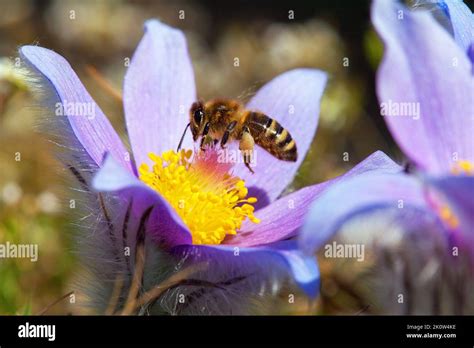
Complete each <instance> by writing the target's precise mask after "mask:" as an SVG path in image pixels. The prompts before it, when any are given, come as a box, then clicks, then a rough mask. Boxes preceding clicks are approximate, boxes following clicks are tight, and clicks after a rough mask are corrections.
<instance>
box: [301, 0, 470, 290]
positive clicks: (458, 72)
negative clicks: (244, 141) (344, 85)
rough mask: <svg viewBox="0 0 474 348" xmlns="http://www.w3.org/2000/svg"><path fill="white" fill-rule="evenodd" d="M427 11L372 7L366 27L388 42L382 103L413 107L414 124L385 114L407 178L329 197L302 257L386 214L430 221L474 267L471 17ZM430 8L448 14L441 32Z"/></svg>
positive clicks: (390, 4)
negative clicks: (359, 218) (353, 223)
mask: <svg viewBox="0 0 474 348" xmlns="http://www.w3.org/2000/svg"><path fill="white" fill-rule="evenodd" d="M430 4H431V5H432V6H434V7H435V8H434V9H433V8H431V10H432V11H426V10H422V9H417V10H410V9H408V8H407V7H405V6H404V5H402V4H401V3H399V2H395V1H384V0H376V1H374V2H373V5H372V22H373V24H374V26H375V28H376V30H377V32H378V34H379V35H380V37H381V38H382V40H383V42H384V44H385V54H384V57H383V61H382V62H381V65H380V67H379V69H378V72H377V94H378V98H379V101H380V103H381V104H382V103H388V102H389V101H390V102H391V103H392V105H407V104H411V105H415V106H419V115H416V117H415V115H413V114H407V115H400V114H399V113H398V114H397V115H395V114H390V113H388V114H387V115H385V120H386V122H387V125H388V127H389V129H390V131H391V133H392V135H393V137H394V138H395V140H396V142H397V143H398V145H399V146H400V148H401V149H402V150H403V152H404V153H405V155H406V156H407V157H408V160H409V165H408V166H407V167H406V168H405V171H404V172H403V173H398V174H380V173H378V174H371V175H366V176H364V177H358V178H353V179H350V180H347V181H345V182H344V183H342V184H341V185H337V186H335V187H332V188H330V189H328V190H327V191H326V192H325V193H324V194H323V195H322V196H321V197H320V198H319V199H318V200H317V201H315V202H314V204H313V205H312V207H311V208H310V212H309V214H308V217H307V220H306V222H305V225H304V227H303V229H302V232H301V234H300V246H301V248H302V249H304V250H305V251H306V252H308V253H313V252H314V250H317V249H318V248H319V247H320V246H322V245H323V244H324V243H325V242H326V240H327V239H328V238H330V237H331V236H332V235H333V234H334V233H335V232H337V231H338V230H339V229H340V228H341V227H342V225H343V224H344V223H345V222H347V221H349V220H350V219H351V218H353V217H354V216H356V215H360V214H367V213H371V212H375V211H379V212H380V211H386V212H388V211H390V213H393V212H395V214H396V215H398V216H399V219H397V222H398V223H399V224H400V225H401V226H402V227H403V226H405V227H406V228H408V229H410V228H411V227H412V226H413V224H414V223H417V222H418V223H420V224H422V223H424V222H426V221H430V223H431V224H434V225H436V226H438V227H439V229H438V231H441V234H442V237H443V238H444V239H446V240H447V242H448V245H450V248H449V253H451V249H452V248H453V250H454V248H456V250H457V249H459V254H457V253H454V254H451V256H453V255H456V256H458V255H464V256H466V257H468V258H470V259H471V262H473V261H474V177H473V174H474V118H473V115H474V113H473V111H474V108H473V94H472V93H473V70H472V60H471V59H472V56H471V59H470V57H469V54H468V53H469V52H472V43H473V37H472V28H473V17H472V13H471V11H470V10H469V8H468V7H467V6H466V5H465V4H463V3H462V2H461V1H439V2H438V1H437V2H430ZM434 10H437V11H438V12H437V13H439V14H441V15H444V16H445V17H444V20H443V21H442V23H443V24H444V26H445V27H443V26H441V25H440V24H439V23H438V22H437V21H436V20H435V18H434V16H432V14H433V12H434ZM413 110H415V109H413ZM387 216H388V215H387ZM409 216H411V217H409ZM321 217H324V218H321ZM382 232H383V231H381V233H382ZM419 252H420V253H421V252H422V250H421V249H420V250H419ZM432 256H433V257H434V256H435V255H432ZM473 270H474V268H471V271H470V277H471V276H472V272H473ZM451 272H454V270H451ZM471 295H472V294H471ZM456 296H459V294H458V295H456Z"/></svg>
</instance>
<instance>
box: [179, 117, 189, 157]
mask: <svg viewBox="0 0 474 348" xmlns="http://www.w3.org/2000/svg"><path fill="white" fill-rule="evenodd" d="M190 125H191V123H188V125H187V126H186V128H184V132H183V135H182V136H181V140H180V141H179V145H178V148H177V149H176V152H179V150H181V145H182V144H183V140H184V136H185V135H186V131H187V130H188V128H189V126H190Z"/></svg>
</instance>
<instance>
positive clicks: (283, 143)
mask: <svg viewBox="0 0 474 348" xmlns="http://www.w3.org/2000/svg"><path fill="white" fill-rule="evenodd" d="M189 127H191V133H192V135H193V140H194V141H197V140H198V138H199V137H201V144H200V149H201V150H204V148H205V146H206V145H207V144H212V143H213V144H217V143H218V142H219V140H220V146H221V148H225V146H226V145H227V144H228V143H230V142H232V141H239V149H240V151H241V153H242V156H243V159H244V163H245V166H246V167H247V168H248V169H249V170H250V172H252V173H254V171H253V169H252V168H251V167H250V163H251V162H252V156H253V151H254V145H255V144H257V145H259V146H260V147H262V148H263V149H265V150H266V151H268V152H269V153H270V154H271V155H273V156H274V157H276V158H278V159H279V160H283V161H291V162H295V161H296V160H297V158H298V153H297V150H296V143H295V140H294V139H293V138H292V137H291V134H290V132H288V131H287V130H286V129H285V128H283V126H282V125H280V124H279V123H278V122H277V121H276V120H274V119H272V118H271V117H269V116H267V115H265V114H264V113H262V112H259V111H251V110H247V109H245V108H244V107H243V105H242V104H241V103H239V102H238V101H236V100H234V99H213V100H210V101H207V102H205V103H204V102H203V101H197V102H195V103H193V105H192V106H191V109H190V111H189V123H188V125H187V126H186V129H185V130H184V133H183V136H182V137H181V141H180V142H179V145H178V151H179V149H180V148H181V144H182V142H183V139H184V136H185V134H186V131H187V129H188V128H189Z"/></svg>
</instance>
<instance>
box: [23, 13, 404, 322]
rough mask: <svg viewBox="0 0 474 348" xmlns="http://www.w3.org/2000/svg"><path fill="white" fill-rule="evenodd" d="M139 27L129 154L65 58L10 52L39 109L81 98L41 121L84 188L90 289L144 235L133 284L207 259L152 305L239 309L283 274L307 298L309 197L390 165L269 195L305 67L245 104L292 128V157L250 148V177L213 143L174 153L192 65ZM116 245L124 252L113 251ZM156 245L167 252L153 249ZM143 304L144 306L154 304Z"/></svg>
mask: <svg viewBox="0 0 474 348" xmlns="http://www.w3.org/2000/svg"><path fill="white" fill-rule="evenodd" d="M145 28H146V33H145V35H144V37H143V38H142V40H141V42H140V44H139V45H138V48H137V50H136V51H135V53H134V55H133V58H132V59H131V62H130V66H129V67H128V69H127V73H126V75H125V80H124V91H123V92H124V97H123V99H124V112H125V120H126V126H127V131H128V137H129V140H130V143H131V149H132V150H133V160H131V159H130V158H131V156H129V154H128V151H127V149H126V147H125V146H124V145H123V143H122V141H121V140H120V138H119V137H118V135H117V134H116V133H115V131H114V130H113V128H112V126H111V125H110V123H109V121H108V120H107V118H106V117H105V115H104V114H103V112H102V111H101V110H100V108H99V106H98V105H97V104H96V103H95V102H94V101H93V99H92V98H91V96H90V95H89V94H88V93H87V91H86V90H85V88H84V86H83V85H82V84H81V82H80V81H79V79H78V77H77V75H76V74H75V73H74V72H73V70H72V69H71V67H70V66H69V64H68V63H67V62H66V60H65V59H64V58H62V57H61V56H59V55H58V54H56V53H54V52H52V51H50V50H47V49H45V48H41V47H35V46H24V47H22V48H21V49H20V55H21V57H22V59H23V61H24V62H25V63H26V65H27V66H28V67H29V68H30V70H31V71H32V72H33V73H34V78H36V79H37V80H38V81H39V82H40V83H42V87H43V89H46V90H49V91H51V93H50V95H47V98H46V99H45V100H46V102H47V103H50V104H48V105H49V106H51V105H54V104H56V103H60V104H64V103H69V104H71V103H72V104H73V105H89V106H90V105H92V110H93V113H92V114H93V115H81V114H80V113H79V114H77V113H75V110H74V108H63V109H64V110H65V111H64V112H65V113H66V114H65V115H64V116H66V117H55V118H53V119H51V120H50V121H51V123H50V127H53V126H54V127H59V128H58V129H56V131H55V133H56V134H59V135H60V136H59V137H60V141H58V142H59V143H60V144H65V145H64V146H63V148H67V149H69V151H70V153H69V154H65V155H63V156H62V160H63V162H64V163H65V164H66V166H67V168H68V169H69V170H70V171H71V172H72V173H73V175H74V176H75V177H76V178H77V180H78V181H79V183H80V184H81V190H83V191H85V192H87V193H89V195H90V197H89V198H90V199H89V200H88V201H87V202H88V203H87V204H88V205H89V210H90V214H89V215H88V216H89V221H92V222H90V225H89V226H87V227H88V229H86V231H85V232H84V233H83V235H82V244H81V246H80V248H81V249H82V253H85V254H86V256H88V257H89V259H92V262H91V263H90V265H91V267H92V268H93V269H94V272H95V274H96V276H98V277H99V278H101V279H100V282H104V283H107V284H109V286H108V287H107V289H105V290H104V289H102V288H103V287H102V286H101V285H98V284H95V287H96V288H101V289H98V290H97V292H100V293H101V294H102V295H103V296H105V297H107V295H110V294H111V293H112V289H111V288H112V286H111V284H113V282H114V280H115V278H116V276H117V275H120V274H126V277H125V278H127V277H128V278H127V279H128V284H129V283H130V282H131V280H130V279H129V278H130V277H131V275H133V273H134V272H133V271H134V268H135V267H136V263H135V259H136V250H137V245H139V244H145V245H146V250H147V258H146V262H145V266H144V268H145V274H144V279H143V281H142V285H143V287H144V288H150V287H152V286H154V285H156V284H157V283H158V281H159V280H160V279H162V276H161V273H160V272H164V273H167V274H169V273H173V271H174V270H176V269H179V268H181V267H183V265H188V264H191V265H193V264H200V263H205V264H206V265H207V267H206V269H205V270H203V271H200V272H199V273H197V274H194V275H193V279H188V281H187V282H183V283H181V284H180V286H179V287H176V288H178V290H176V288H175V289H174V290H176V291H174V293H173V294H174V295H177V294H178V293H179V294H185V295H186V298H187V299H186V300H185V301H184V302H183V303H181V302H179V303H178V302H177V301H176V300H171V301H168V302H166V301H163V300H162V299H160V301H157V303H158V304H160V310H162V311H163V310H164V311H167V312H172V313H195V312H196V311H197V312H199V313H247V312H248V310H247V309H246V307H245V306H244V303H245V302H248V301H249V299H250V296H252V295H254V296H261V295H262V294H265V293H268V292H273V291H276V290H278V289H279V288H280V287H281V284H282V280H283V279H285V278H286V277H285V275H286V274H290V275H291V276H292V278H293V279H294V281H295V282H296V283H297V284H299V285H300V286H301V288H302V289H303V290H304V291H305V292H306V293H307V294H308V295H309V296H311V297H314V296H315V295H316V294H317V292H318V286H319V271H318V267H317V264H316V260H315V258H314V256H312V255H305V254H303V253H302V252H301V251H300V250H299V248H298V247H297V245H296V241H295V240H294V237H295V236H296V234H297V231H298V229H299V227H300V226H301V224H302V221H303V217H304V215H305V213H306V211H307V209H308V206H309V204H310V202H311V201H313V200H314V199H316V198H317V197H318V195H319V194H320V193H321V192H322V191H323V190H324V189H325V188H326V187H328V186H330V185H332V184H334V183H336V182H338V181H341V180H343V179H346V178H349V177H353V176H357V175H359V174H361V173H366V172H371V171H382V172H394V171H399V170H400V168H399V167H398V166H397V165H395V163H393V162H392V161H391V160H389V159H388V158H387V157H386V156H385V155H384V154H383V153H380V152H377V153H374V154H373V155H371V156H370V157H369V158H367V159H366V160H365V161H363V162H362V163H360V164H359V165H357V166H356V167H355V168H353V169H352V170H351V171H350V172H348V173H347V174H346V175H344V176H342V177H340V178H336V179H333V180H330V181H328V182H325V183H322V184H319V185H315V186H311V187H307V188H304V189H302V190H300V191H297V192H294V193H291V194H289V195H286V196H283V197H280V196H281V194H282V192H283V190H284V189H285V187H286V186H287V185H288V184H289V183H290V182H291V181H292V179H293V177H294V175H295V173H296V171H297V170H298V167H299V166H300V164H301V162H302V161H303V159H304V157H305V155H306V153H307V151H308V149H309V147H310V144H311V142H312V139H313V137H314V134H315V131H316V128H317V123H318V115H319V101H320V98H321V96H322V93H323V90H324V87H325V84H326V74H325V73H323V72H321V71H318V70H314V69H296V70H292V71H288V72H286V73H284V74H282V75H280V76H277V77H276V78H275V79H273V80H272V81H270V82H269V83H267V84H266V85H264V86H263V87H262V88H261V89H260V90H259V91H258V92H257V93H256V95H255V96H254V97H253V98H252V99H251V100H250V102H249V103H248V105H247V108H249V109H255V110H260V111H262V112H264V113H266V114H268V115H271V116H272V117H274V118H275V119H276V120H278V121H279V122H280V123H281V124H283V125H284V126H285V128H287V129H288V130H289V131H290V132H291V134H292V136H293V138H294V139H296V141H297V144H298V152H299V158H298V160H297V161H296V162H294V163H292V162H283V161H279V160H277V159H275V158H274V157H273V156H271V155H270V154H268V153H266V152H264V151H263V150H262V149H257V151H258V156H257V161H256V163H255V165H254V170H255V174H251V173H250V172H249V171H248V170H247V168H245V166H244V165H241V164H235V165H230V164H228V163H220V161H218V160H217V157H216V156H217V153H216V150H215V149H212V148H210V149H208V151H206V152H204V153H196V152H194V154H193V151H192V149H194V144H193V143H192V139H191V137H190V136H188V137H186V138H185V140H184V143H183V146H182V147H183V150H182V151H180V152H178V153H177V152H174V151H173V149H175V148H176V146H177V144H178V142H179V140H180V136H181V134H182V131H183V129H184V128H185V126H186V124H187V122H188V110H189V108H190V106H191V104H192V103H193V102H194V101H195V100H196V99H197V96H196V90H195V83H194V75H193V69H192V65H191V61H190V59H189V56H188V53H187V47H186V41H185V38H184V35H183V34H182V32H181V31H179V30H176V29H172V28H170V27H168V26H166V25H164V24H162V23H160V22H158V21H156V20H150V21H148V22H146V25H145ZM217 73H218V72H217ZM81 110H82V109H81ZM85 110H88V109H87V108H85ZM76 111H77V110H76ZM84 116H89V117H84ZM91 116H93V117H91ZM91 187H93V189H92V188H91ZM279 197H280V198H279ZM83 224H84V223H83ZM124 250H126V251H127V250H131V251H130V254H129V255H125V256H123V254H124V253H123V251H124ZM157 250H160V251H165V252H166V256H163V257H162V255H161V254H159V255H158V256H157V255H155V254H154V253H156V251H157ZM164 259H166V261H163V260H164ZM98 260H99V261H100V262H99V261H98ZM164 265H171V266H170V267H168V268H166V267H164ZM164 268H165V270H163V269H164ZM124 296H125V295H122V297H124ZM175 298H176V297H174V299H175ZM260 298H261V297H260ZM236 299H238V300H236ZM165 302H166V303H165ZM191 302H192V303H193V304H192V308H194V309H190V308H191ZM170 303H172V304H170ZM103 307H104V306H103ZM152 307H153V305H149V306H148V307H147V309H146V311H147V312H157V311H156V310H154V309H153V308H152ZM178 307H179V308H178ZM158 312H159V311H158Z"/></svg>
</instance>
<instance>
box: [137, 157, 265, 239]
mask: <svg viewBox="0 0 474 348" xmlns="http://www.w3.org/2000/svg"><path fill="white" fill-rule="evenodd" d="M208 152H209V153H208ZM149 157H150V159H151V160H152V161H153V163H154V164H153V167H152V168H150V167H149V166H148V165H147V164H142V165H141V166H140V168H139V175H140V180H142V181H143V182H144V183H145V184H146V185H148V186H149V187H151V188H152V189H154V190H156V191H157V192H159V193H160V194H161V196H163V197H164V198H165V199H166V200H167V201H168V202H169V203H170V205H171V206H172V207H173V208H174V209H175V210H176V212H177V213H178V215H179V216H180V217H181V218H182V219H183V221H184V223H185V224H186V225H187V226H188V228H189V229H190V231H191V234H192V237H193V244H220V243H221V242H222V241H223V240H224V238H225V237H226V235H235V234H236V233H237V231H238V230H239V229H240V228H241V226H242V222H243V221H244V220H245V219H246V218H248V219H249V220H250V221H252V222H254V223H259V222H260V220H259V219H257V218H256V217H255V216H254V215H253V212H254V207H253V206H252V205H251V204H252V203H255V202H257V198H255V197H248V198H247V194H248V189H247V188H246V187H245V182H244V181H243V180H241V179H240V178H238V177H235V176H232V175H231V174H230V173H229V169H230V167H229V166H228V165H226V164H222V163H219V161H217V160H216V157H215V156H213V150H209V151H206V153H204V154H198V155H195V156H194V158H193V159H192V158H191V157H192V151H191V150H187V151H186V150H181V151H180V152H179V153H176V152H174V151H167V152H164V153H163V154H162V155H161V156H158V155H156V154H154V153H150V154H149Z"/></svg>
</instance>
